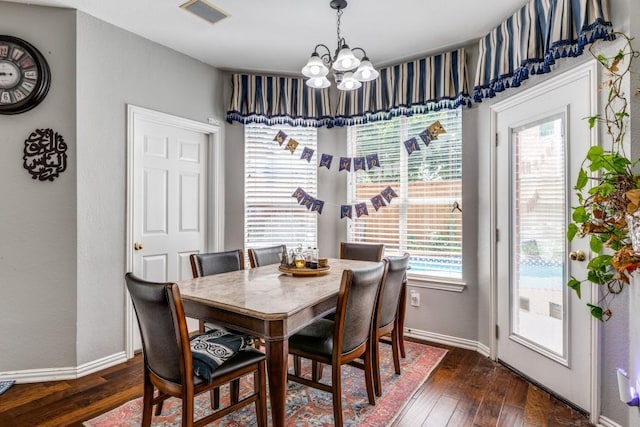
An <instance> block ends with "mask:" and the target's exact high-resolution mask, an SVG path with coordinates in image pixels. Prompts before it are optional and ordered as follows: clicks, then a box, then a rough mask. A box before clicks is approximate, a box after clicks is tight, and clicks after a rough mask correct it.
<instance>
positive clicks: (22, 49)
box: [0, 35, 51, 114]
mask: <svg viewBox="0 0 640 427" xmlns="http://www.w3.org/2000/svg"><path fill="white" fill-rule="evenodd" d="M50 85H51V73H50V71H49V65H48V64H47V61H46V60H45V59H44V56H42V54H41V53H40V51H38V49H36V48H35V47H33V46H32V45H31V44H30V43H28V42H26V41H24V40H22V39H19V38H17V37H12V36H4V35H0V114H18V113H24V112H25V111H28V110H30V109H32V108H33V107H35V106H36V105H38V104H39V103H40V102H42V100H43V99H44V97H45V96H46V95H47V92H48V91H49V86H50Z"/></svg>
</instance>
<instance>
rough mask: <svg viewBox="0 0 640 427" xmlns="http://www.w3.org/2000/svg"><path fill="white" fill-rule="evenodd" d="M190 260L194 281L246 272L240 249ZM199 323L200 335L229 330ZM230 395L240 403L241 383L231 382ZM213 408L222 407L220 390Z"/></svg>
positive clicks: (213, 398)
mask: <svg viewBox="0 0 640 427" xmlns="http://www.w3.org/2000/svg"><path fill="white" fill-rule="evenodd" d="M189 260H190V261H191V272H192V273H193V278H194V279H195V278H197V277H204V276H212V275H215V274H222V273H227V272H229V271H238V270H244V255H243V253H242V250H240V249H234V250H231V251H224V252H209V253H204V254H191V256H190V257H189ZM198 323H199V326H198V331H199V332H200V333H202V332H205V331H207V330H211V329H227V328H226V327H225V326H222V325H218V324H216V323H211V322H205V321H204V320H202V319H200V320H199V322H198ZM230 332H232V333H235V332H236V331H233V330H231V331H230ZM230 395H231V402H232V403H235V402H237V401H238V396H239V395H240V382H239V381H231V384H230ZM211 407H212V408H213V409H218V408H219V407H220V390H218V388H214V389H213V390H211Z"/></svg>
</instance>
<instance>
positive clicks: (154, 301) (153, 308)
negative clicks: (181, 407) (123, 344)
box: [125, 273, 191, 385]
mask: <svg viewBox="0 0 640 427" xmlns="http://www.w3.org/2000/svg"><path fill="white" fill-rule="evenodd" d="M125 280H126V282H127V289H128V290H129V294H130V295H131V300H132V301H133V308H134V310H135V313H136V317H137V318H138V326H139V327H140V337H141V338H142V351H143V354H144V363H145V365H146V366H147V368H148V369H149V370H150V371H151V372H153V373H154V374H155V375H157V376H158V377H160V378H162V379H164V380H166V381H170V382H172V383H175V384H183V385H184V382H183V378H184V372H187V371H186V370H185V369H189V368H187V367H186V366H185V365H186V364H190V363H191V353H190V352H191V348H190V347H189V338H188V337H189V334H188V332H187V324H186V320H185V317H184V309H183V307H182V300H181V299H180V290H179V289H178V285H176V284H175V283H155V282H148V281H146V280H142V279H140V278H139V277H136V276H135V275H133V274H132V273H127V274H126V275H125ZM185 353H186V354H185ZM189 372H190V369H189Z"/></svg>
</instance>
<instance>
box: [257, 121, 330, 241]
mask: <svg viewBox="0 0 640 427" xmlns="http://www.w3.org/2000/svg"><path fill="white" fill-rule="evenodd" d="M279 130H282V131H284V132H285V133H286V134H287V135H288V136H289V137H291V138H293V139H295V140H296V141H298V143H299V144H300V145H299V147H298V149H297V150H296V151H295V152H294V154H291V152H289V151H287V150H285V149H284V147H285V145H286V143H284V144H282V146H281V145H279V144H278V143H277V142H276V141H274V137H275V136H276V134H277V133H278V131H279ZM244 132H245V173H244V176H245V181H244V189H245V192H244V194H245V199H244V200H245V220H244V244H245V248H253V247H264V246H275V245H278V244H282V243H284V244H286V245H287V248H288V249H291V248H295V247H297V245H298V244H302V245H303V247H305V248H306V247H307V246H311V247H315V246H316V242H317V215H318V214H317V213H316V212H310V211H309V210H307V208H305V207H304V206H300V205H299V204H298V202H297V200H296V199H295V198H294V197H291V195H292V194H293V192H294V191H295V189H296V188H298V187H301V188H302V189H303V190H304V191H306V192H307V193H309V194H310V195H313V196H316V195H317V183H316V175H317V167H316V164H315V162H314V161H312V162H311V163H308V162H307V161H305V160H301V159H300V154H301V152H302V147H308V148H311V149H314V150H316V151H317V143H316V136H317V132H316V129H315V128H302V127H290V126H285V125H281V126H266V125H262V124H247V125H245V127H244ZM314 158H315V156H314Z"/></svg>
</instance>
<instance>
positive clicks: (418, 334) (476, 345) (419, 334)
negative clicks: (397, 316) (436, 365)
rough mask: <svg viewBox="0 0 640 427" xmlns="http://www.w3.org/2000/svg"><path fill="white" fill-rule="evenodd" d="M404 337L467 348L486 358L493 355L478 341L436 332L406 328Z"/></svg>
mask: <svg viewBox="0 0 640 427" xmlns="http://www.w3.org/2000/svg"><path fill="white" fill-rule="evenodd" d="M404 335H405V336H406V337H412V338H416V339H421V340H425V341H431V342H436V343H439V344H446V345H450V346H453V347H459V348H465V349H467V350H473V351H477V352H478V353H480V354H482V355H483V356H485V357H489V355H490V354H491V352H490V350H489V347H487V346H486V345H484V344H482V343H481V342H478V341H473V340H468V339H465V338H458V337H452V336H450V335H443V334H437V333H435V332H428V331H421V330H418V329H412V328H404Z"/></svg>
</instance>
